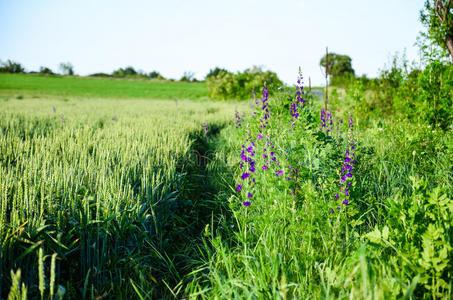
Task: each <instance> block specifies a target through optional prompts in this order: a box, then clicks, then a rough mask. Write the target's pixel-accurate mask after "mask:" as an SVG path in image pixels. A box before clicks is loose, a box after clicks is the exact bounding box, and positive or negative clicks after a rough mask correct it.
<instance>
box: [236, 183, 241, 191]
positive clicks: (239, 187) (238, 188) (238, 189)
mask: <svg viewBox="0 0 453 300" xmlns="http://www.w3.org/2000/svg"><path fill="white" fill-rule="evenodd" d="M241 189H242V185H240V184H238V187H237V188H236V190H237V191H238V192H240V191H241Z"/></svg>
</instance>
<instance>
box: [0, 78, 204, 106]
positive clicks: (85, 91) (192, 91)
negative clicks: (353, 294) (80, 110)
mask: <svg viewBox="0 0 453 300" xmlns="http://www.w3.org/2000/svg"><path fill="white" fill-rule="evenodd" d="M0 92H1V94H2V95H5V96H10V97H15V96H22V97H23V96H35V97H39V96H44V97H47V96H55V97H56V96H61V97H81V98H117V99H118V98H122V99H133V98H135V99H137V98H138V99H140V98H141V99H175V98H176V99H184V98H187V99H192V100H195V99H200V98H207V95H208V90H207V88H206V85H205V84H204V83H202V82H198V83H197V82H192V83H189V82H170V81H159V80H154V81H153V80H137V79H130V80H127V79H113V78H96V77H77V76H74V77H70V76H60V75H38V74H36V75H30V74H7V73H4V74H1V73H0Z"/></svg>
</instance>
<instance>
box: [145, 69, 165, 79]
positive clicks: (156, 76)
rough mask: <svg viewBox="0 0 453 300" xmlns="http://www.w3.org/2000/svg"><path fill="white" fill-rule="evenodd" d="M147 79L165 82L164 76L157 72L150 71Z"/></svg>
mask: <svg viewBox="0 0 453 300" xmlns="http://www.w3.org/2000/svg"><path fill="white" fill-rule="evenodd" d="M148 78H150V79H159V80H165V78H164V76H162V75H161V74H160V73H159V72H157V71H151V72H149V74H148Z"/></svg>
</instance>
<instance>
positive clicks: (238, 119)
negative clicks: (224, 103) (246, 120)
mask: <svg viewBox="0 0 453 300" xmlns="http://www.w3.org/2000/svg"><path fill="white" fill-rule="evenodd" d="M234 116H235V117H236V128H239V127H241V126H242V124H241V123H242V119H241V116H240V115H239V112H238V111H237V110H235V111H234Z"/></svg>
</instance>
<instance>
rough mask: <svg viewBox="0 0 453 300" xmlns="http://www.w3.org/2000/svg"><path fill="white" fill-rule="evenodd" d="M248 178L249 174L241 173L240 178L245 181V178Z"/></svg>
mask: <svg viewBox="0 0 453 300" xmlns="http://www.w3.org/2000/svg"><path fill="white" fill-rule="evenodd" d="M249 176H250V173H242V176H241V178H242V179H246V178H249Z"/></svg>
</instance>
